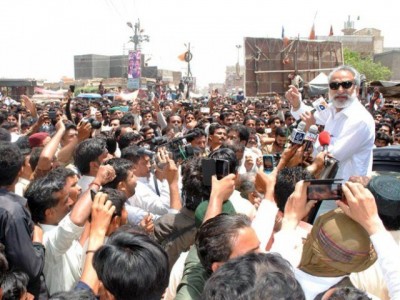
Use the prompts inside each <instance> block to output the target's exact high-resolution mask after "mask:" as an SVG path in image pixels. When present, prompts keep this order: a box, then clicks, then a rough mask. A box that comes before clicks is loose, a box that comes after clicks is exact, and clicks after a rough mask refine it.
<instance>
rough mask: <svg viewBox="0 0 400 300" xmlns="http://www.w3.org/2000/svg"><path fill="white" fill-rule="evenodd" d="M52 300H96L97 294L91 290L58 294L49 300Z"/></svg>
mask: <svg viewBox="0 0 400 300" xmlns="http://www.w3.org/2000/svg"><path fill="white" fill-rule="evenodd" d="M49 299H50V300H96V299H97V298H96V296H95V294H93V292H92V291H91V290H80V289H79V290H72V291H67V292H58V293H55V294H53V295H51V297H50V298H49Z"/></svg>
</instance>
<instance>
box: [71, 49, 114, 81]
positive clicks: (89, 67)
mask: <svg viewBox="0 0 400 300" xmlns="http://www.w3.org/2000/svg"><path fill="white" fill-rule="evenodd" d="M74 68H75V79H90V78H109V77H110V57H109V56H106V55H97V54H86V55H75V56H74Z"/></svg>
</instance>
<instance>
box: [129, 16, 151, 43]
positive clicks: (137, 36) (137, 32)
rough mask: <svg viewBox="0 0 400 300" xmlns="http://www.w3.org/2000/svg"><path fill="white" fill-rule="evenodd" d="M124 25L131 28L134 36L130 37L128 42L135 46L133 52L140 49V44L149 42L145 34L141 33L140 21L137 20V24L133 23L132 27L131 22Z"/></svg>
mask: <svg viewBox="0 0 400 300" xmlns="http://www.w3.org/2000/svg"><path fill="white" fill-rule="evenodd" d="M126 25H128V27H130V28H132V30H133V33H134V35H133V36H131V37H130V42H132V43H133V44H134V45H135V46H134V49H135V51H136V50H138V49H140V48H141V47H140V44H141V43H142V42H149V41H150V37H149V36H148V35H146V34H142V33H143V31H144V30H143V29H140V20H139V19H138V20H137V22H136V23H135V25H132V23H131V22H127V23H126Z"/></svg>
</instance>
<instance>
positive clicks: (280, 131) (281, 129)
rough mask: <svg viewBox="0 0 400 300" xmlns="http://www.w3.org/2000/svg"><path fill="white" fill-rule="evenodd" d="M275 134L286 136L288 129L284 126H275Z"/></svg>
mask: <svg viewBox="0 0 400 300" xmlns="http://www.w3.org/2000/svg"><path fill="white" fill-rule="evenodd" d="M275 136H280V137H288V136H289V129H287V128H286V127H277V128H276V130H275Z"/></svg>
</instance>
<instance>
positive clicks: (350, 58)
mask: <svg viewBox="0 0 400 300" xmlns="http://www.w3.org/2000/svg"><path fill="white" fill-rule="evenodd" d="M343 54H344V63H345V64H346V65H350V66H352V67H354V68H355V69H356V70H357V71H358V72H360V74H364V75H365V77H366V78H367V81H375V80H390V77H391V76H392V71H390V69H389V68H387V67H385V66H382V65H381V63H375V62H374V61H373V60H372V58H371V57H361V55H360V53H358V52H355V51H351V50H349V49H347V48H344V53H343Z"/></svg>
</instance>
